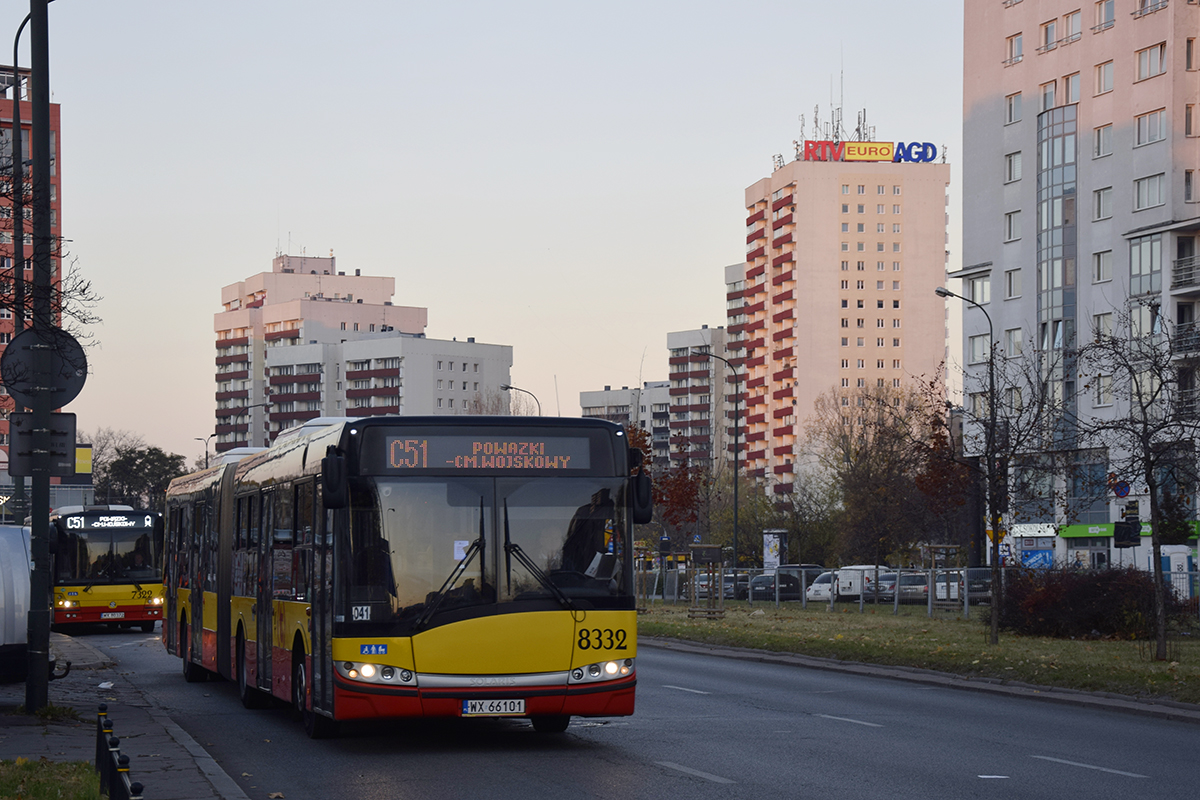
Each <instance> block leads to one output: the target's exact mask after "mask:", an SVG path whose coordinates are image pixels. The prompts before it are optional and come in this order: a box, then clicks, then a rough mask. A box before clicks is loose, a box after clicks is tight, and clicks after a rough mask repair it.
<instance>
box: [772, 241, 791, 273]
mask: <svg viewBox="0 0 1200 800" xmlns="http://www.w3.org/2000/svg"><path fill="white" fill-rule="evenodd" d="M789 235H791V234H789ZM795 260H796V254H795V252H793V251H791V250H789V251H787V252H786V253H784V254H783V255H781V256H775V258H773V259H771V266H772V267H778V266H779V265H780V264H786V263H788V262H789V261H795Z"/></svg>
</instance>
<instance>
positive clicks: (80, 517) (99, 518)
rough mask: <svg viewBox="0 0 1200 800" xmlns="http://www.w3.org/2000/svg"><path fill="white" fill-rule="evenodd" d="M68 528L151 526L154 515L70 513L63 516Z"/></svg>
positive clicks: (86, 529) (96, 528)
mask: <svg viewBox="0 0 1200 800" xmlns="http://www.w3.org/2000/svg"><path fill="white" fill-rule="evenodd" d="M64 519H65V520H66V523H67V529H68V530H84V531H95V530H105V529H111V528H153V527H154V517H153V516H152V515H150V514H134V513H129V514H120V513H113V512H107V513H103V514H71V515H69V516H66V517H64Z"/></svg>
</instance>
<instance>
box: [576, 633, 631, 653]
mask: <svg viewBox="0 0 1200 800" xmlns="http://www.w3.org/2000/svg"><path fill="white" fill-rule="evenodd" d="M626 635H627V634H626V633H625V631H624V630H622V629H620V628H617V629H616V630H613V629H612V628H580V629H579V641H578V642H576V644H577V645H578V647H579V649H580V650H624V649H625V637H626Z"/></svg>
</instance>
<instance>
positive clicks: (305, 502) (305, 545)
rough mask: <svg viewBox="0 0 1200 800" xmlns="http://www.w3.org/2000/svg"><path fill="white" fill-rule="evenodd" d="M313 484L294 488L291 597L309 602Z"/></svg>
mask: <svg viewBox="0 0 1200 800" xmlns="http://www.w3.org/2000/svg"><path fill="white" fill-rule="evenodd" d="M312 532H313V484H312V483H311V482H308V483H302V484H299V485H297V486H296V534H295V540H294V541H295V543H296V547H295V550H293V551H292V596H293V597H294V598H296V599H297V600H310V599H311V596H310V586H311V584H310V580H311V578H310V573H311V569H312V544H313V536H312Z"/></svg>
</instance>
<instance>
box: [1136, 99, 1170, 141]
mask: <svg viewBox="0 0 1200 800" xmlns="http://www.w3.org/2000/svg"><path fill="white" fill-rule="evenodd" d="M1136 121H1137V126H1136V131H1137V132H1136V135H1135V136H1136V138H1135V139H1134V142H1133V145H1134V147H1137V146H1139V145H1143V144H1150V143H1151V142H1159V141H1162V140H1163V139H1164V138H1166V135H1167V132H1166V125H1165V122H1166V111H1165V109H1161V108H1160V109H1158V110H1157V111H1151V112H1150V113H1149V114H1142V115H1140V116H1138V117H1137V118H1136Z"/></svg>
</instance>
